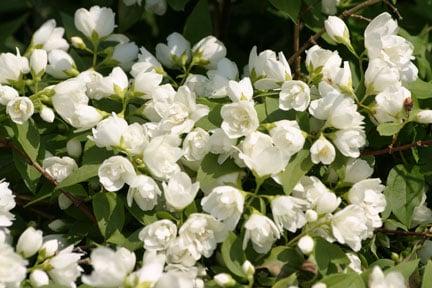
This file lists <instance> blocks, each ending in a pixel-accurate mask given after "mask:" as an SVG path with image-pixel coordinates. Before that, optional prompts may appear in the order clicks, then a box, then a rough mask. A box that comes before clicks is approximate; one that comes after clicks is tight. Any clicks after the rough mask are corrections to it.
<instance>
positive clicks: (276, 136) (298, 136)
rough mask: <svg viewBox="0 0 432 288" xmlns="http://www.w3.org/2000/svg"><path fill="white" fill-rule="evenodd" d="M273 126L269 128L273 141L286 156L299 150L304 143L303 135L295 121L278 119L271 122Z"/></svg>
mask: <svg viewBox="0 0 432 288" xmlns="http://www.w3.org/2000/svg"><path fill="white" fill-rule="evenodd" d="M273 125H275V127H274V128H271V130H270V136H271V137H272V140H273V143H274V145H275V146H276V147H278V148H279V149H280V150H281V151H282V152H283V153H284V154H285V155H286V157H291V156H293V155H294V154H296V153H297V152H299V151H300V150H301V149H302V148H303V145H304V143H305V136H304V135H303V132H302V131H301V130H300V127H299V125H298V123H297V122H296V121H289V120H280V121H276V122H273Z"/></svg>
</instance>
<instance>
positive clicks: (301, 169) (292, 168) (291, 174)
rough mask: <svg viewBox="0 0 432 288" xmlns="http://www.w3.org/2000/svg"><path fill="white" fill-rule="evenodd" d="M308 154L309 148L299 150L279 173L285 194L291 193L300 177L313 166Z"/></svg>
mask: <svg viewBox="0 0 432 288" xmlns="http://www.w3.org/2000/svg"><path fill="white" fill-rule="evenodd" d="M309 154H310V153H309V150H307V149H303V150H301V151H299V152H298V153H297V155H296V156H295V158H294V159H293V160H291V161H290V162H289V163H288V165H287V167H286V168H285V170H284V171H283V172H282V173H279V177H280V180H281V182H282V186H283V190H284V192H285V194H287V195H289V194H291V191H292V189H293V188H294V186H295V185H296V184H297V183H298V181H299V180H300V178H301V177H303V176H304V175H306V173H307V172H309V170H310V169H311V168H312V167H313V163H312V161H311V159H310V157H309Z"/></svg>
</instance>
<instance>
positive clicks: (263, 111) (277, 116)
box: [255, 97, 294, 123]
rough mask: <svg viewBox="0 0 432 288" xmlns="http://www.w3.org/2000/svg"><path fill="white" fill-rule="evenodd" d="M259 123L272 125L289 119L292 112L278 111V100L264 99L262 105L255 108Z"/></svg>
mask: <svg viewBox="0 0 432 288" xmlns="http://www.w3.org/2000/svg"><path fill="white" fill-rule="evenodd" d="M255 110H256V112H257V115H258V119H259V121H260V123H272V122H275V121H279V120H283V119H285V120H286V119H291V118H292V117H289V116H291V114H292V115H294V114H293V113H294V112H293V111H289V112H287V111H283V110H280V109H279V99H278V98H272V97H266V98H265V100H264V103H260V104H258V105H256V106H255Z"/></svg>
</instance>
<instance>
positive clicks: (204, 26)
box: [183, 0, 212, 43]
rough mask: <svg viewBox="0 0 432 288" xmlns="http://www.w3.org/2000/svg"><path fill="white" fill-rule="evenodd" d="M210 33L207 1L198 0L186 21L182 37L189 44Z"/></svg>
mask: <svg viewBox="0 0 432 288" xmlns="http://www.w3.org/2000/svg"><path fill="white" fill-rule="evenodd" d="M211 33H212V23H211V17H210V12H209V6H208V2H207V0H199V1H198V3H197V4H196V6H195V8H194V9H193V10H192V13H191V14H190V15H189V17H188V18H187V19H186V24H185V26H184V29H183V35H184V36H185V37H186V39H188V40H189V41H190V42H191V43H196V42H198V41H199V40H200V39H202V38H204V37H205V36H208V35H210V34H211Z"/></svg>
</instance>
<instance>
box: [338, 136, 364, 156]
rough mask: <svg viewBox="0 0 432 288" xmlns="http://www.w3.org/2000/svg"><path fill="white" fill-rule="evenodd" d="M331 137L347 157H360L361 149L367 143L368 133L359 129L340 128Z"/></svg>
mask: <svg viewBox="0 0 432 288" xmlns="http://www.w3.org/2000/svg"><path fill="white" fill-rule="evenodd" d="M331 137H332V139H333V143H334V144H335V145H336V147H337V148H338V150H339V151H340V152H341V153H342V155H344V156H347V157H352V158H357V157H359V156H360V150H359V149H360V148H361V147H363V146H364V145H365V144H366V134H365V133H364V132H363V131H362V130H358V129H346V130H339V131H336V132H335V133H334V134H333V136H331Z"/></svg>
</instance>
